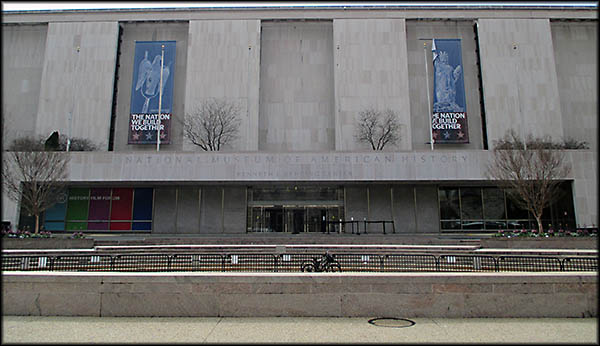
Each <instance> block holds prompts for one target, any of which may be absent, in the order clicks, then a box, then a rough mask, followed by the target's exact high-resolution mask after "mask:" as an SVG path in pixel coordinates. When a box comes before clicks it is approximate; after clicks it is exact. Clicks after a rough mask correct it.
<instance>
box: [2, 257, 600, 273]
mask: <svg viewBox="0 0 600 346" xmlns="http://www.w3.org/2000/svg"><path fill="white" fill-rule="evenodd" d="M322 255H323V254H322V253H316V252H307V253H304V252H302V253H238V252H236V253H197V252H196V253H194V252H190V253H176V254H156V253H154V254H144V253H138V254H130V253H126V254H85V255H54V256H53V255H24V256H2V270H3V271H9V270H13V271H42V270H43V271H134V272H135V271H221V272H227V271H244V272H256V271H261V272H264V271H272V272H296V271H299V270H300V264H301V263H302V262H303V261H306V260H310V259H312V258H313V257H320V256H322ZM332 255H333V256H334V258H335V259H336V261H338V262H339V263H340V265H341V268H342V271H375V272H377V271H380V272H414V271H428V272H449V271H452V272H485V271H488V272H506V271H525V272H539V271H550V272H554V271H560V272H565V271H597V270H598V258H597V257H591V256H590V257H581V256H573V257H569V256H568V257H562V256H561V257H559V256H514V255H498V256H491V255H463V254H438V255H435V254H412V253H407V254H398V253H393V254H381V253H378V254H375V253H364V252H362V253H338V254H332Z"/></svg>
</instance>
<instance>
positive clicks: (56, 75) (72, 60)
mask: <svg viewBox="0 0 600 346" xmlns="http://www.w3.org/2000/svg"><path fill="white" fill-rule="evenodd" d="M117 36H118V24H117V22H78V23H51V24H49V25H48V35H47V39H46V50H45V56H44V67H43V72H42V79H41V82H40V85H41V86H40V98H39V105H38V113H37V122H36V124H35V125H36V126H35V132H36V134H38V135H43V136H45V137H47V136H50V134H51V133H52V132H53V131H59V132H60V134H63V135H68V133H69V126H71V128H72V130H71V133H72V136H73V137H78V138H85V139H89V140H91V141H92V142H94V143H95V144H97V145H99V146H100V148H102V149H103V150H108V139H109V131H110V117H111V110H112V99H113V88H114V77H115V67H116V57H117V54H116V53H117ZM77 47H80V51H79V52H77ZM71 112H72V120H71V121H69V114H70V113H71ZM69 123H71V124H69Z"/></svg>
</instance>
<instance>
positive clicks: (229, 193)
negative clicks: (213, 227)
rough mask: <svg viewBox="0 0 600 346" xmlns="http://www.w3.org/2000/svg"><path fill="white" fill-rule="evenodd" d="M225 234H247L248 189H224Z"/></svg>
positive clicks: (241, 187) (243, 187)
mask: <svg viewBox="0 0 600 346" xmlns="http://www.w3.org/2000/svg"><path fill="white" fill-rule="evenodd" d="M224 190H225V195H224V202H223V206H224V209H223V232H224V233H237V234H240V233H246V211H247V209H246V187H245V186H228V187H225V188H224Z"/></svg>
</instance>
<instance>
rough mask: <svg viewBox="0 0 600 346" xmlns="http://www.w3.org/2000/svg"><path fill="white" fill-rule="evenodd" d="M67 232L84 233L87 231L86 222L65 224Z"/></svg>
mask: <svg viewBox="0 0 600 346" xmlns="http://www.w3.org/2000/svg"><path fill="white" fill-rule="evenodd" d="M65 229H66V230H67V231H85V230H87V222H67V227H66V228H65Z"/></svg>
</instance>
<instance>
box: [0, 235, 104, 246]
mask: <svg viewBox="0 0 600 346" xmlns="http://www.w3.org/2000/svg"><path fill="white" fill-rule="evenodd" d="M93 247H94V239H87V238H83V239H81V238H80V239H69V238H66V237H65V238H24V239H15V238H7V237H4V238H2V249H92V248H93Z"/></svg>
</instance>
